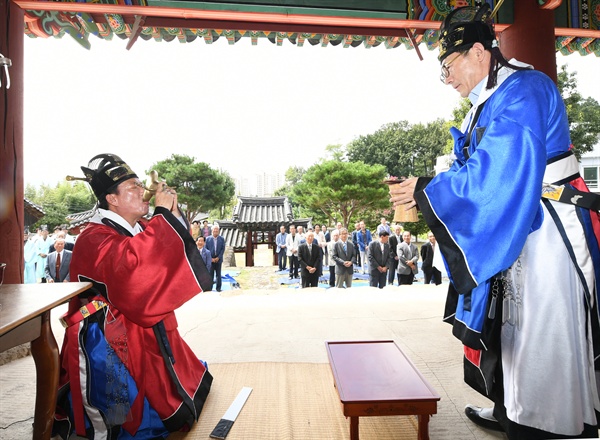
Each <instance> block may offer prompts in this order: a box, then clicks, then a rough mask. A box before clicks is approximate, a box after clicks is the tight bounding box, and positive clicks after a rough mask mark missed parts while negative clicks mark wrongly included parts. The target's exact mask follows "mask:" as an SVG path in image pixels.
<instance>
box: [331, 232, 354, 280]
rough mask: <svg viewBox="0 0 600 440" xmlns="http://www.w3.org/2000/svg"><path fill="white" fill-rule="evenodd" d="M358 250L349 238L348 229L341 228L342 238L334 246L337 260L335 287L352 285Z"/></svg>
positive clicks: (334, 256) (334, 254) (334, 258)
mask: <svg viewBox="0 0 600 440" xmlns="http://www.w3.org/2000/svg"><path fill="white" fill-rule="evenodd" d="M355 256H356V251H355V250H354V245H353V244H352V242H351V241H350V240H348V229H346V228H342V229H341V230H340V239H339V240H338V241H337V243H336V244H335V246H334V247H333V255H332V258H333V261H335V287H337V288H340V289H341V288H345V287H348V288H350V287H352V276H353V275H354V263H353V262H352V261H353V260H354V257H355Z"/></svg>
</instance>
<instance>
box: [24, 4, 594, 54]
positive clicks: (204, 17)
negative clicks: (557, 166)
mask: <svg viewBox="0 0 600 440" xmlns="http://www.w3.org/2000/svg"><path fill="white" fill-rule="evenodd" d="M13 1H14V2H15V3H16V4H18V5H19V6H20V7H21V8H22V9H24V11H25V33H26V35H28V36H30V37H33V38H50V37H54V38H62V37H63V36H64V35H69V36H71V37H72V38H74V39H75V40H76V41H77V42H78V43H80V44H81V45H82V47H85V48H88V49H89V48H90V47H91V45H92V43H93V37H96V38H101V39H105V40H110V39H112V38H114V37H115V36H116V37H117V38H121V39H128V40H129V42H128V46H127V47H128V48H131V47H132V46H133V45H134V44H135V43H136V41H137V40H138V39H142V40H154V41H157V42H165V41H166V42H169V41H173V40H177V41H179V42H180V43H194V42H196V41H203V42H204V43H206V44H211V43H213V42H215V41H216V40H218V39H219V38H224V39H226V40H227V42H228V43H229V44H235V43H237V42H238V41H240V40H242V41H244V39H246V40H250V41H251V43H252V44H253V45H256V44H259V42H261V41H264V42H270V43H272V44H276V45H283V44H294V45H297V46H305V45H320V46H326V45H339V44H341V45H343V47H357V46H364V47H366V48H371V47H377V46H383V47H386V48H395V47H401V46H404V47H406V48H407V49H416V50H417V52H419V48H420V47H426V48H427V49H430V50H431V49H434V48H436V47H437V37H438V31H437V30H438V29H439V26H440V22H441V20H443V18H444V17H445V16H446V15H447V14H448V13H449V12H450V11H451V10H452V9H453V8H454V7H457V6H463V5H468V4H480V3H481V2H480V1H476V0H449V1H448V0H344V1H341V0H275V1H261V0H237V1H227V0H223V1H219V2H217V1H210V0H208V1H187V0H83V1H82V0H78V1H62V0H58V1H45V0H44V1H42V0H13ZM514 1H519V0H506V1H504V2H503V4H502V5H501V7H500V9H499V12H498V16H497V24H496V31H497V32H502V31H503V30H504V29H505V28H506V27H507V26H509V25H510V24H511V22H512V18H513V17H512V9H513V4H512V3H513V2H514ZM538 2H539V3H540V8H547V9H554V11H555V17H556V18H555V22H556V31H555V34H556V50H557V51H560V52H561V53H563V54H565V55H566V54H569V53H574V52H577V53H580V54H581V55H589V54H593V55H596V56H600V30H599V29H600V0H562V1H560V0H549V1H543V0H538ZM488 3H490V5H491V6H492V7H494V6H496V3H497V2H496V1H494V0H489V1H488Z"/></svg>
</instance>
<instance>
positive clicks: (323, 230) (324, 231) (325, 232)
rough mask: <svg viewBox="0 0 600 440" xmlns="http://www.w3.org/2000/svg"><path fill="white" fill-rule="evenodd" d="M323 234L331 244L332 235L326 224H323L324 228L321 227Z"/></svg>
mask: <svg viewBox="0 0 600 440" xmlns="http://www.w3.org/2000/svg"><path fill="white" fill-rule="evenodd" d="M321 232H322V233H323V234H325V241H326V242H327V243H329V242H330V241H331V233H330V232H329V229H328V228H327V225H326V224H323V226H321Z"/></svg>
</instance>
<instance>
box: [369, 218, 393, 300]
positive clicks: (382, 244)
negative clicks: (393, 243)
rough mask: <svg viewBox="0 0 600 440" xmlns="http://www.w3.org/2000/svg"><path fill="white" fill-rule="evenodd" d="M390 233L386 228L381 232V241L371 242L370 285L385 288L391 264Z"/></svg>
mask: <svg viewBox="0 0 600 440" xmlns="http://www.w3.org/2000/svg"><path fill="white" fill-rule="evenodd" d="M389 238H390V235H389V234H388V232H387V231H386V230H385V229H382V230H381V231H380V232H379V241H373V242H371V244H369V252H368V253H367V254H368V258H369V285H370V286H371V287H379V288H380V289H383V288H384V287H385V282H386V279H387V274H388V270H389V266H390V245H389V243H388V240H389Z"/></svg>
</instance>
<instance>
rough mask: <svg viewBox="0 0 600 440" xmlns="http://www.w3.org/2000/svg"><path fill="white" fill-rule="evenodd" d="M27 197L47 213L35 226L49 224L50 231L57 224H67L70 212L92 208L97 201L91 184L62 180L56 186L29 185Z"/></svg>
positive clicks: (26, 189) (26, 190)
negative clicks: (36, 186) (37, 186)
mask: <svg viewBox="0 0 600 440" xmlns="http://www.w3.org/2000/svg"><path fill="white" fill-rule="evenodd" d="M25 197H26V198H27V199H28V200H30V201H32V202H33V203H35V204H36V205H39V206H41V207H42V209H43V210H44V212H45V213H46V215H45V216H44V217H43V218H41V219H40V220H39V221H38V222H37V223H36V224H35V225H34V227H37V226H40V225H48V229H49V230H50V231H52V229H54V227H55V226H58V225H62V224H65V223H66V218H67V216H68V215H69V214H74V213H77V212H84V211H87V210H89V209H92V208H93V207H94V205H95V202H96V199H95V197H94V195H93V194H92V192H91V190H90V188H89V186H88V185H87V184H86V183H83V182H66V181H65V182H60V183H58V184H57V185H56V186H55V187H54V188H52V187H50V186H49V185H41V186H40V187H39V188H35V187H34V186H33V185H27V186H26V188H25Z"/></svg>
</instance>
